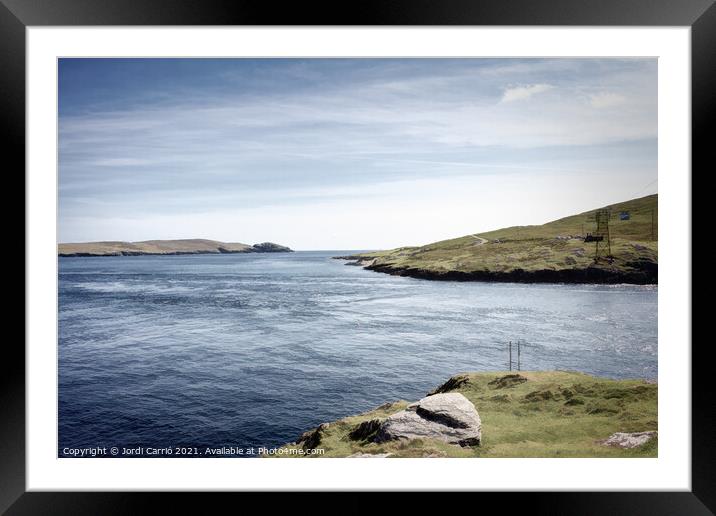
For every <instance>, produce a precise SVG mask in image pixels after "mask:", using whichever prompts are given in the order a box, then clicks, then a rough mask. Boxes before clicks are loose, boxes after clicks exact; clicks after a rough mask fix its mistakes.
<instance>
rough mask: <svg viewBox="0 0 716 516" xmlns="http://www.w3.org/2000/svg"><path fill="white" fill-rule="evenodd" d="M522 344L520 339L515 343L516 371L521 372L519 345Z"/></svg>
mask: <svg viewBox="0 0 716 516" xmlns="http://www.w3.org/2000/svg"><path fill="white" fill-rule="evenodd" d="M521 343H522V339H520V340H518V341H517V370H518V371H521V369H520V366H521V364H520V344H521Z"/></svg>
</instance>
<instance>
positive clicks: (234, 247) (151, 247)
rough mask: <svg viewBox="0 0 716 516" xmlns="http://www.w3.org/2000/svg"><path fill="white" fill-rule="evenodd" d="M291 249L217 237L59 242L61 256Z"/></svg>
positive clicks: (215, 252)
mask: <svg viewBox="0 0 716 516" xmlns="http://www.w3.org/2000/svg"><path fill="white" fill-rule="evenodd" d="M290 251H291V249H289V248H288V247H284V246H281V245H278V244H273V243H271V242H264V243H262V244H255V245H253V246H251V245H247V244H240V243H227V242H218V241H216V240H204V239H188V240H145V241H142V242H85V243H76V244H59V246H58V254H59V255H60V256H135V255H172V254H219V253H273V252H290Z"/></svg>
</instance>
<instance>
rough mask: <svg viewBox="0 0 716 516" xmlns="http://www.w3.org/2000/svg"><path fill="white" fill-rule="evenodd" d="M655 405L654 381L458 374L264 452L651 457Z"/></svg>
mask: <svg viewBox="0 0 716 516" xmlns="http://www.w3.org/2000/svg"><path fill="white" fill-rule="evenodd" d="M657 399H658V384H657V383H656V381H655V380H643V379H633V380H613V379H608V378H600V377H597V376H592V375H587V374H583V373H579V372H575V371H519V372H517V371H502V372H470V373H461V374H458V375H455V376H453V377H452V378H450V379H449V380H448V381H447V382H445V383H444V384H443V385H441V386H439V387H437V388H436V389H435V390H433V391H431V392H429V393H427V394H426V395H425V397H424V398H422V399H421V400H420V401H417V402H413V403H409V402H408V401H404V400H398V401H393V402H388V403H385V404H383V405H381V406H379V407H377V408H375V409H373V410H371V411H369V412H365V413H363V414H358V415H353V416H347V417H344V418H342V419H339V420H337V421H333V422H330V423H323V424H321V425H319V426H318V427H316V428H314V429H312V430H308V431H307V432H304V433H303V434H302V435H301V436H297V439H296V441H295V442H292V443H288V444H286V445H284V446H282V447H280V448H279V449H277V450H276V452H275V453H272V454H267V455H266V456H267V457H289V458H298V457H307V458H312V457H316V458H320V457H350V458H354V457H355V458H369V457H375V458H379V457H390V458H399V457H473V458H475V457H542V458H544V457H656V456H657V455H658V434H657V427H658V423H657V419H658V417H657ZM465 437H467V439H465ZM470 437H471V438H470ZM316 449H318V450H320V451H321V453H320V454H318V453H312V450H316Z"/></svg>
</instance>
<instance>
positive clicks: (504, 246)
mask: <svg viewBox="0 0 716 516" xmlns="http://www.w3.org/2000/svg"><path fill="white" fill-rule="evenodd" d="M606 208H609V209H611V217H610V220H609V229H610V234H611V250H612V256H611V258H607V257H606V256H602V257H600V258H599V260H598V261H595V244H594V243H593V242H584V236H585V234H586V233H589V232H592V231H594V229H595V226H596V222H595V212H596V211H597V210H591V211H587V212H584V213H580V214H578V215H573V216H570V217H565V218H562V219H559V220H555V221H553V222H548V223H547V224H543V225H541V226H515V227H510V228H504V229H498V230H496V231H489V232H486V233H478V234H474V235H467V236H464V237H460V238H455V239H451V240H443V241H441V242H435V243H432V244H428V245H425V246H422V247H401V248H398V249H393V250H390V251H379V252H371V253H364V254H360V255H355V256H348V257H342V258H348V259H353V260H356V262H354V263H355V264H356V265H362V266H364V267H365V268H367V269H370V270H374V271H378V272H385V273H388V274H395V275H401V276H412V277H417V278H425V279H438V280H460V281H470V280H485V281H519V282H568V283H637V284H648V283H657V273H658V240H657V233H656V232H657V210H658V196H657V195H649V196H647V197H642V198H640V199H633V200H631V201H626V202H622V203H618V204H613V205H610V206H607V207H606ZM621 212H629V219H628V220H621V218H620V213H621ZM652 214H653V220H654V228H653V235H652Z"/></svg>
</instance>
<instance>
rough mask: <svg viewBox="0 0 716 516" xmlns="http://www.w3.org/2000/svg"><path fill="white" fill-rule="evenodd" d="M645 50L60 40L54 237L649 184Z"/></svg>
mask: <svg viewBox="0 0 716 516" xmlns="http://www.w3.org/2000/svg"><path fill="white" fill-rule="evenodd" d="M656 178H657V63H656V60H655V59H61V60H60V64H59V203H60V206H59V217H60V220H59V239H60V241H61V242H81V241H94V240H132V241H135V240H145V239H158V238H211V239H216V240H223V241H233V242H237V241H238V242H245V243H250V244H251V243H256V242H260V241H266V240H270V241H275V242H279V243H282V244H286V245H289V246H291V247H293V248H295V249H377V248H390V247H397V246H401V245H418V244H425V243H429V242H431V241H435V240H441V239H445V238H451V237H457V236H462V235H465V234H468V233H474V232H480V231H487V230H491V229H496V228H499V227H504V226H509V225H518V224H519V225H522V224H540V223H543V222H546V221H548V220H552V219H554V218H558V217H561V216H565V215H569V214H572V213H574V212H578V211H584V210H587V209H590V208H595V207H598V206H601V205H604V204H609V203H612V202H618V201H622V200H626V199H629V198H633V197H637V196H642V195H647V194H650V193H655V192H656V191H657V182H656Z"/></svg>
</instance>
